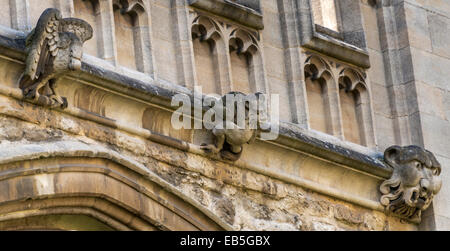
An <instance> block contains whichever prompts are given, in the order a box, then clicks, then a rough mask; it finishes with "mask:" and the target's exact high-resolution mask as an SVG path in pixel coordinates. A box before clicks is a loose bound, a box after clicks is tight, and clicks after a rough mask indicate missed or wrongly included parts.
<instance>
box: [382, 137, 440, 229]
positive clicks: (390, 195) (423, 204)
mask: <svg viewBox="0 0 450 251" xmlns="http://www.w3.org/2000/svg"><path fill="white" fill-rule="evenodd" d="M384 159H385V161H386V163H387V164H389V165H390V166H391V167H392V168H393V170H394V172H393V175H392V177H391V178H390V179H389V180H387V181H385V182H383V184H382V185H381V187H380V191H381V193H382V194H383V196H382V197H381V204H383V205H384V206H386V210H387V211H388V212H390V213H392V214H394V215H396V216H399V217H401V218H403V219H407V220H409V221H411V222H414V223H419V222H420V221H421V216H422V212H423V211H424V210H426V209H427V208H428V207H429V206H430V204H431V202H432V200H433V198H434V196H435V195H436V194H437V193H438V192H439V191H440V189H441V186H442V181H441V178H440V177H439V175H440V173H441V165H440V164H439V162H438V161H437V160H436V158H435V157H434V155H433V154H432V153H431V152H429V151H427V150H425V149H423V148H422V147H419V146H407V147H399V146H393V147H390V148H389V149H387V150H386V152H385V154H384Z"/></svg>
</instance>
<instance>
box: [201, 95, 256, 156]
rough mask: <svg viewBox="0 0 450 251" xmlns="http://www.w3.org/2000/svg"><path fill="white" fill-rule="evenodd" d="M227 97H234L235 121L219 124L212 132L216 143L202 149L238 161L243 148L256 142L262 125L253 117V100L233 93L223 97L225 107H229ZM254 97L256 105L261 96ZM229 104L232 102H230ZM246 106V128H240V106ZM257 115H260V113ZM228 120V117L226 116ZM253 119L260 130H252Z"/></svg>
mask: <svg viewBox="0 0 450 251" xmlns="http://www.w3.org/2000/svg"><path fill="white" fill-rule="evenodd" d="M227 97H234V99H233V100H232V102H233V104H232V106H230V107H234V120H233V121H229V120H227V119H223V121H222V122H221V123H219V124H217V125H216V126H215V127H214V129H213V130H212V133H213V135H214V136H215V143H214V144H210V145H206V144H204V145H202V146H201V148H202V149H203V150H205V151H207V152H212V153H216V154H217V153H220V154H221V156H222V158H224V159H227V160H231V161H237V160H238V159H239V158H240V157H241V155H242V151H243V146H244V145H245V144H251V143H253V142H254V141H255V140H256V137H257V132H258V130H259V129H260V126H259V125H260V123H259V122H258V118H257V117H256V118H253V117H251V115H252V113H251V112H250V105H249V102H247V101H250V102H251V100H252V98H249V97H250V96H246V95H245V94H243V93H240V92H231V93H229V94H228V95H225V96H224V97H222V102H223V105H224V107H225V108H226V107H228V106H227ZM252 97H256V100H254V101H256V103H255V104H256V105H257V104H258V102H260V97H261V94H260V93H257V94H256V95H252ZM228 102H230V101H229V100H228ZM239 104H245V127H239V126H238V122H237V120H238V105H239ZM226 112H227V111H226V109H225V114H226ZM256 115H259V114H258V113H257V114H256ZM224 118H226V116H224ZM251 119H253V121H254V122H256V126H257V127H258V129H254V128H251V126H250V125H251Z"/></svg>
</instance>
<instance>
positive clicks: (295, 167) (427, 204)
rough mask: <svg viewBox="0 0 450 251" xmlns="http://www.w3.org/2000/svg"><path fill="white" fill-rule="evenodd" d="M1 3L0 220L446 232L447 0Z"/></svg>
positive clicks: (9, 223)
mask: <svg viewBox="0 0 450 251" xmlns="http://www.w3.org/2000/svg"><path fill="white" fill-rule="evenodd" d="M0 4H1V5H0V6H2V9H1V11H0V12H1V18H0V146H1V150H0V230H32V229H37V230H46V229H57V230H230V231H231V230H237V231H240V230H288V231H296V230H364V231H368V230H378V231H396V230H411V231H414V230H450V199H448V196H450V172H449V169H448V168H449V166H450V143H449V142H450V122H449V121H450V84H449V79H450V43H449V42H448V41H450V2H449V1H447V0H339V1H337V0H336V1H335V0H0ZM198 87H201V89H202V90H203V93H205V95H206V96H198V95H195V93H194V89H198ZM231 92H234V93H236V92H239V93H241V94H243V95H244V96H245V95H249V96H250V94H254V93H260V94H266V95H267V96H268V97H270V99H272V97H274V98H273V99H274V100H277V101H278V102H277V103H275V106H276V107H277V108H278V110H279V121H270V123H269V124H270V126H271V128H273V127H274V123H275V124H277V128H278V129H279V130H278V131H279V132H278V135H277V137H276V138H275V139H271V140H265V139H264V137H262V136H261V135H262V133H263V130H261V128H259V127H258V128H255V129H253V128H252V129H247V128H246V129H230V130H225V131H220V130H216V129H207V128H203V129H199V128H196V129H190V128H182V129H179V128H175V127H174V125H173V123H172V120H173V114H174V111H176V110H177V109H179V106H180V105H179V104H175V105H174V102H172V101H173V98H174V97H175V96H177V95H180V94H183V95H184V96H185V97H187V98H188V99H189V100H190V101H189V102H192V103H196V102H197V103H198V101H202V100H203V99H205V98H206V97H208V96H209V95H207V94H216V95H218V96H219V97H220V96H223V95H225V94H228V93H231ZM175 103H176V102H175ZM273 104H274V103H272V104H271V106H272V107H271V108H273V106H274V105H273ZM207 109H208V107H207V106H205V105H204V104H203V106H201V108H200V114H203V113H205V114H206V113H207ZM194 110H195V109H194ZM269 110H270V109H269ZM189 111H190V109H189ZM197 112H198V111H197ZM272 112H273V109H272ZM222 122H227V123H232V124H234V123H235V121H234V120H228V118H226V119H224V121H222ZM243 132H244V133H243ZM218 142H220V143H218Z"/></svg>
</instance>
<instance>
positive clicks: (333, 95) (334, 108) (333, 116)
mask: <svg viewBox="0 0 450 251" xmlns="http://www.w3.org/2000/svg"><path fill="white" fill-rule="evenodd" d="M334 79H336V78H333V79H330V80H328V81H331V82H330V83H327V86H328V95H327V96H328V97H327V98H328V102H329V106H328V109H329V110H330V114H329V115H330V122H331V131H332V135H333V136H336V137H338V138H339V139H344V125H343V121H342V108H341V99H340V96H339V84H338V83H337V82H335V81H334Z"/></svg>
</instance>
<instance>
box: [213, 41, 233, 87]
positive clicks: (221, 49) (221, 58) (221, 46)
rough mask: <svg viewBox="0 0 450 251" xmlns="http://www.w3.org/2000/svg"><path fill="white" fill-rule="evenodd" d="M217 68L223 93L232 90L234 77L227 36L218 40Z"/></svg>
mask: <svg viewBox="0 0 450 251" xmlns="http://www.w3.org/2000/svg"><path fill="white" fill-rule="evenodd" d="M215 54H216V55H214V56H215V60H216V70H217V73H218V77H219V86H220V91H221V93H220V94H222V95H225V94H226V93H229V92H230V91H231V90H232V86H233V83H232V82H233V78H232V75H231V74H232V73H231V60H230V51H229V46H228V40H227V38H221V39H220V40H218V41H216V50H215Z"/></svg>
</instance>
